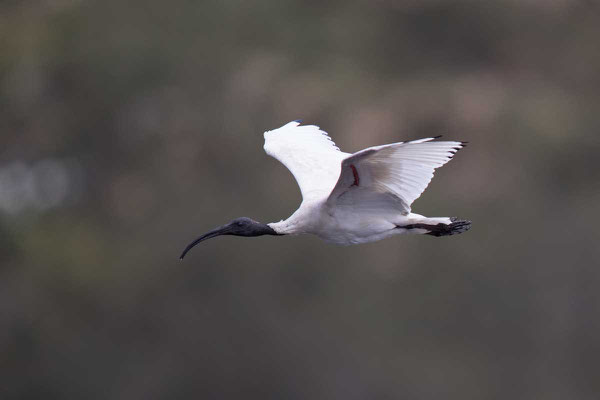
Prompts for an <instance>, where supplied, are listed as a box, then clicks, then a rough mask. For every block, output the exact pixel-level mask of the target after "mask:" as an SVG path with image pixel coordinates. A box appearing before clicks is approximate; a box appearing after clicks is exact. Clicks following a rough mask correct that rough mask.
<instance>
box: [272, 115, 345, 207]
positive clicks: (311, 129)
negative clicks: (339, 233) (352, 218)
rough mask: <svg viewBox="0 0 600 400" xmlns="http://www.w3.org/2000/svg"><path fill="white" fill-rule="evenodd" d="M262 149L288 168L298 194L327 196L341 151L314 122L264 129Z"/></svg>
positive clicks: (295, 122) (334, 181) (343, 156)
mask: <svg viewBox="0 0 600 400" xmlns="http://www.w3.org/2000/svg"><path fill="white" fill-rule="evenodd" d="M265 151H266V152H267V154H268V155H270V156H271V157H274V158H276V159H277V160H279V161H280V162H281V163H282V164H283V165H285V166H286V167H287V169H289V170H290V172H291V173H292V175H294V178H296V182H298V186H300V191H301V192H302V197H303V198H304V199H305V200H306V199H307V198H311V197H316V196H319V195H320V196H327V195H328V194H329V193H330V192H331V190H332V189H333V187H334V186H335V183H336V182H337V180H338V177H339V176H340V170H341V162H342V160H343V159H344V158H345V157H347V156H348V155H349V154H347V153H342V152H341V151H340V149H338V148H337V147H336V145H335V143H333V141H332V140H331V138H330V137H329V136H327V133H326V132H324V131H322V130H320V129H319V127H318V126H314V125H304V126H301V125H300V121H292V122H290V123H288V124H286V125H284V126H282V127H281V128H278V129H274V130H272V131H267V132H265Z"/></svg>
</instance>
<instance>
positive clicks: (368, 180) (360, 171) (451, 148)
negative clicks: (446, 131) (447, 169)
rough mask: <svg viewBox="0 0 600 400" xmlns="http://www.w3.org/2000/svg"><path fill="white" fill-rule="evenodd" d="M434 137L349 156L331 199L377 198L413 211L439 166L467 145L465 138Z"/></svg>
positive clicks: (357, 201)
mask: <svg viewBox="0 0 600 400" xmlns="http://www.w3.org/2000/svg"><path fill="white" fill-rule="evenodd" d="M434 139H435V138H426V139H419V140H415V141H411V142H400V143H393V144H388V145H384V146H375V147H370V148H368V149H365V150H362V151H359V152H357V153H354V154H352V155H350V156H349V157H347V158H345V159H344V160H343V161H342V170H341V173H340V177H339V179H338V182H337V183H336V186H335V188H334V189H333V191H332V192H331V195H330V196H329V198H328V200H327V201H328V203H329V204H330V205H343V206H352V207H357V208H364V207H365V205H364V204H360V203H362V202H373V201H377V202H385V204H387V205H388V206H389V207H393V208H395V209H396V210H398V211H400V212H401V213H403V214H408V213H410V211H411V209H410V206H411V204H412V203H413V202H414V201H415V200H416V199H417V198H419V196H420V195H421V194H422V193H423V191H425V189H426V188H427V186H428V185H429V182H431V179H432V178H433V173H434V171H435V169H436V168H439V167H441V166H442V165H444V164H446V163H447V162H448V161H450V159H451V158H452V157H453V156H454V154H455V153H456V152H457V151H458V150H459V149H461V148H462V147H464V146H465V143H464V142H454V141H438V142H433V141H432V140H434ZM357 178H359V180H358V181H357Z"/></svg>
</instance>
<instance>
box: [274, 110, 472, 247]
mask: <svg viewBox="0 0 600 400" xmlns="http://www.w3.org/2000/svg"><path fill="white" fill-rule="evenodd" d="M264 136H265V146H264V148H265V151H266V152H267V154H269V155H270V156H272V157H274V158H276V159H277V160H279V161H280V162H282V163H283V164H284V165H285V166H286V167H287V168H288V169H289V170H290V172H291V173H292V174H293V175H294V177H295V178H296V181H297V182H298V185H299V186H300V190H301V192H302V198H303V201H302V204H301V205H300V208H299V209H298V210H297V211H296V212H295V213H294V214H292V215H291V216H290V217H289V218H288V219H286V220H285V221H281V222H276V223H270V224H268V225H269V226H270V227H271V228H273V230H275V232H277V233H278V234H286V235H287V234H301V233H311V234H315V235H317V236H319V237H320V238H322V239H323V240H325V241H328V242H331V243H336V244H342V245H350V244H358V243H366V242H372V241H375V240H380V239H384V238H386V237H389V236H392V235H397V234H404V233H432V232H433V233H432V234H435V233H439V234H435V235H436V236H443V235H445V234H453V233H460V232H462V231H464V230H466V229H468V227H469V226H470V225H468V224H467V221H459V223H458V224H456V222H455V220H453V219H450V218H446V217H442V218H427V217H424V216H422V215H419V214H414V213H412V212H411V209H410V205H411V204H412V202H413V201H414V200H415V199H417V198H418V197H419V196H420V195H421V193H423V191H424V190H425V188H426V187H427V185H428V184H429V182H430V181H431V178H432V177H433V172H434V170H435V169H436V168H438V167H441V166H442V165H444V164H445V163H447V162H448V161H449V160H450V159H451V158H452V156H453V155H454V154H455V153H456V151H458V150H459V149H460V148H462V147H464V145H465V144H464V143H463V142H455V141H433V139H434V138H427V139H420V140H415V141H410V142H401V143H393V144H388V145H383V146H375V147H370V148H368V149H365V150H362V151H359V152H357V153H354V154H349V153H344V152H341V151H340V150H339V149H338V148H337V147H336V146H335V144H334V143H333V142H332V141H331V139H330V138H329V136H327V133H325V132H324V131H322V130H320V129H319V127H317V126H314V125H305V126H301V125H300V123H299V121H293V122H290V123H288V124H286V125H284V126H282V127H281V128H278V129H275V130H272V131H268V132H265V135H264ZM453 224H454V226H453V228H456V229H452V228H451V227H452V225H453ZM430 226H431V229H429V227H430ZM444 228H445V229H444ZM458 228H460V229H458ZM444 230H445V231H446V232H443V231H444ZM434 231H435V232H434Z"/></svg>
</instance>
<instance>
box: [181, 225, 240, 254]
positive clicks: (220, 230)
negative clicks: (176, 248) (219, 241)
mask: <svg viewBox="0 0 600 400" xmlns="http://www.w3.org/2000/svg"><path fill="white" fill-rule="evenodd" d="M228 232H229V226H227V225H225V226H221V227H219V228H217V229H213V230H212V231H210V232H207V233H205V234H204V235H202V236H200V237H199V238H198V239H196V240H194V241H193V242H192V243H190V244H188V245H187V247H186V248H185V249H184V250H183V253H181V256H179V259H180V260H183V257H185V255H186V254H187V252H188V251H190V250H191V249H192V247H194V246H195V245H197V244H198V243H200V242H202V241H203V240H206V239H210V238H214V237H217V236H220V235H226V234H227V233H228Z"/></svg>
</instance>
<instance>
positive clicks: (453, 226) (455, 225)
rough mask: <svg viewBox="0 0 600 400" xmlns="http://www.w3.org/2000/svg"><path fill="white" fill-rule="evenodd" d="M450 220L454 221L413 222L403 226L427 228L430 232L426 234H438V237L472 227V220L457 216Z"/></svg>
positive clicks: (461, 231)
mask: <svg viewBox="0 0 600 400" xmlns="http://www.w3.org/2000/svg"><path fill="white" fill-rule="evenodd" d="M450 221H452V223H450V224H443V223H439V224H436V225H429V224H411V225H405V226H402V228H405V229H427V230H428V231H429V232H427V233H426V235H431V236H438V237H439V236H450V235H456V234H459V233H463V232H466V231H468V230H469V229H471V221H467V220H462V219H458V218H456V217H452V218H450Z"/></svg>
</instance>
